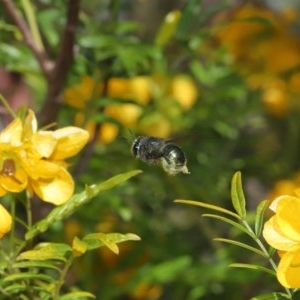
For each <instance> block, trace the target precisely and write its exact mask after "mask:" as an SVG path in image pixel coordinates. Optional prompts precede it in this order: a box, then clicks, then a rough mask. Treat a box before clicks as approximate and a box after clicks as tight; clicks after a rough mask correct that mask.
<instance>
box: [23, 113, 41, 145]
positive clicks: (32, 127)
mask: <svg viewBox="0 0 300 300" xmlns="http://www.w3.org/2000/svg"><path fill="white" fill-rule="evenodd" d="M37 128H38V124H37V120H36V117H35V114H34V112H33V111H32V110H31V109H29V110H28V113H27V116H26V118H25V120H24V122H23V139H24V140H27V139H31V137H32V135H33V134H34V133H36V132H37Z"/></svg>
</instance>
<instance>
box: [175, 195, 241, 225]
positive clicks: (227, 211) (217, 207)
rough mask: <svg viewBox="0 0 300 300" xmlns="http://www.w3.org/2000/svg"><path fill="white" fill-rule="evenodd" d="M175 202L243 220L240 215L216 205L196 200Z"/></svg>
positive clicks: (177, 200) (178, 200)
mask: <svg viewBox="0 0 300 300" xmlns="http://www.w3.org/2000/svg"><path fill="white" fill-rule="evenodd" d="M174 202H176V203H183V204H189V205H195V206H200V207H204V208H208V209H212V210H215V211H218V212H221V213H223V214H227V215H230V216H232V217H235V218H236V219H238V220H242V218H241V217H240V216H239V215H237V214H235V213H233V212H232V211H230V210H227V209H225V208H222V207H219V206H216V205H212V204H208V203H204V202H199V201H194V200H182V199H176V200H174Z"/></svg>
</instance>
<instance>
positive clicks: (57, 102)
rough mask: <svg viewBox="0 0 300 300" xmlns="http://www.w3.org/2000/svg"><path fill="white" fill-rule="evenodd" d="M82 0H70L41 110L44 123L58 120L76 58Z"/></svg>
mask: <svg viewBox="0 0 300 300" xmlns="http://www.w3.org/2000/svg"><path fill="white" fill-rule="evenodd" d="M80 1H81V0H68V7H67V22H66V26H65V29H64V32H63V35H62V37H61V43H60V45H61V47H60V50H59V54H58V58H57V60H56V62H55V67H54V69H53V71H52V72H51V77H50V80H49V85H48V93H47V96H46V99H45V102H44V105H43V107H42V109H41V112H40V119H41V123H42V124H43V125H45V124H49V123H52V122H54V121H56V119H57V115H58V113H59V110H60V107H61V105H62V91H63V88H64V85H65V82H66V79H67V76H68V72H69V70H70V68H71V65H72V62H73V58H74V42H75V33H76V27H77V24H78V15H79V10H80Z"/></svg>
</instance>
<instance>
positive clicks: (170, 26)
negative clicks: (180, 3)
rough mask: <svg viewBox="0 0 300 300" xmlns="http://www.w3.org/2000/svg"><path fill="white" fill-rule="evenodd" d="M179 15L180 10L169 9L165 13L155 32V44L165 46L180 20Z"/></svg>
mask: <svg viewBox="0 0 300 300" xmlns="http://www.w3.org/2000/svg"><path fill="white" fill-rule="evenodd" d="M180 17H181V12H180V11H179V10H174V11H171V12H169V13H168V14H167V15H166V17H165V19H164V21H163V23H162V24H161V26H160V28H159V30H158V32H157V34H156V37H155V44H156V45H158V46H165V45H166V44H167V43H168V42H169V41H170V39H172V37H173V36H174V33H175V31H176V28H177V26H178V23H179V21H180Z"/></svg>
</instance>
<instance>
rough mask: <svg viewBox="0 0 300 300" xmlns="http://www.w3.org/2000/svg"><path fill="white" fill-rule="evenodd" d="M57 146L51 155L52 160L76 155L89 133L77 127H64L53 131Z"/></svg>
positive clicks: (86, 140) (87, 138)
mask: <svg viewBox="0 0 300 300" xmlns="http://www.w3.org/2000/svg"><path fill="white" fill-rule="evenodd" d="M53 135H54V137H55V138H57V140H58V143H57V146H56V148H55V150H54V152H53V154H52V156H51V159H52V160H64V159H66V158H68V157H71V156H74V155H76V154H77V153H78V152H79V151H80V150H81V149H82V148H83V147H84V146H85V144H86V143H87V142H88V140H89V133H88V132H87V131H86V130H84V129H81V128H78V127H73V126H69V127H64V128H61V129H58V130H56V131H54V132H53Z"/></svg>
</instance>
